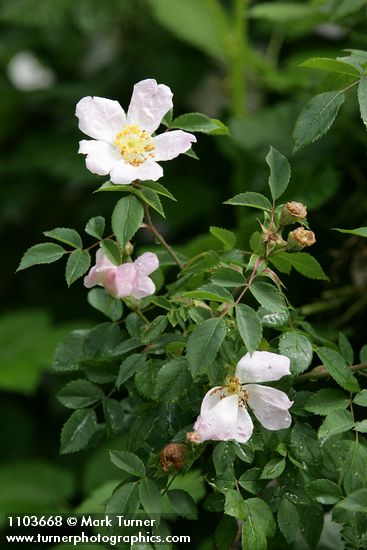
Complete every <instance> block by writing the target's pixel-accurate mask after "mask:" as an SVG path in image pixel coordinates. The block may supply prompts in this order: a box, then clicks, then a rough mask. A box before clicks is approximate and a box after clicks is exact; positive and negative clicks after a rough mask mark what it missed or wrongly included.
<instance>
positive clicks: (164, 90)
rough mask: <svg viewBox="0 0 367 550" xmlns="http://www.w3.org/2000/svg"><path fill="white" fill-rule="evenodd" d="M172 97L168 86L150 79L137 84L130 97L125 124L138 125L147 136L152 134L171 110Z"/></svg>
mask: <svg viewBox="0 0 367 550" xmlns="http://www.w3.org/2000/svg"><path fill="white" fill-rule="evenodd" d="M172 95H173V94H172V92H171V90H170V89H169V87H168V86H165V85H164V84H159V85H158V84H157V82H156V80H154V79H152V78H148V79H147V80H142V81H141V82H138V83H137V84H135V86H134V91H133V95H132V97H131V102H130V106H129V109H128V112H127V123H128V124H138V125H139V126H140V127H141V128H142V129H143V130H146V131H147V132H148V133H149V134H151V133H153V132H154V131H155V130H156V129H157V128H158V126H159V125H160V123H161V120H162V118H163V117H164V115H165V114H166V113H167V112H168V111H169V110H170V109H172V106H173V103H172Z"/></svg>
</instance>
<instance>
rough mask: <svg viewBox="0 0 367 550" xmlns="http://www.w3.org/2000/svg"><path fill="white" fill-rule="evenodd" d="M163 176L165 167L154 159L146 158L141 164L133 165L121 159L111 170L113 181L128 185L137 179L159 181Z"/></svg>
mask: <svg viewBox="0 0 367 550" xmlns="http://www.w3.org/2000/svg"><path fill="white" fill-rule="evenodd" d="M162 176H163V168H162V167H161V166H159V164H157V163H156V162H154V161H153V160H146V161H145V162H143V164H141V165H140V166H132V165H131V164H128V163H127V162H125V161H124V160H120V161H119V162H118V163H117V164H115V166H114V167H113V168H112V170H111V181H112V182H113V183H117V184H120V185H126V184H128V183H131V182H132V181H135V180H142V181H144V180H153V181H157V180H158V179H159V178H161V177H162Z"/></svg>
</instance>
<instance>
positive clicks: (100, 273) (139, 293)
mask: <svg viewBox="0 0 367 550" xmlns="http://www.w3.org/2000/svg"><path fill="white" fill-rule="evenodd" d="M158 267H159V260H158V258H157V256H156V254H153V253H152V252H145V253H144V254H142V255H141V256H139V258H137V259H136V260H135V262H126V263H124V264H122V265H118V266H117V265H114V264H113V263H112V262H110V260H109V259H108V258H107V256H105V254H104V253H103V251H102V249H99V250H98V251H97V254H96V264H95V265H94V266H93V267H92V268H91V269H90V271H89V273H88V275H87V276H86V277H84V286H86V287H87V288H92V287H94V286H96V285H101V286H103V287H104V288H105V289H106V290H107V292H108V293H109V294H111V296H114V297H115V298H125V297H126V296H133V297H134V298H138V299H140V298H145V297H146V296H150V295H151V294H153V293H154V292H155V285H154V283H153V281H152V279H150V278H149V277H148V275H150V274H151V273H153V271H155V270H156V269H158Z"/></svg>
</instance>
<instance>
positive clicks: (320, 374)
mask: <svg viewBox="0 0 367 550" xmlns="http://www.w3.org/2000/svg"><path fill="white" fill-rule="evenodd" d="M364 369H367V363H358V365H352V366H351V367H350V370H351V372H358V371H360V370H364ZM329 376H331V375H330V372H329V371H328V370H327V368H326V367H324V366H323V365H320V366H319V367H315V368H314V369H312V370H310V372H306V373H305V374H301V375H300V376H297V378H296V379H295V381H294V383H295V384H298V383H299V382H305V381H307V380H310V381H316V380H320V379H322V378H329Z"/></svg>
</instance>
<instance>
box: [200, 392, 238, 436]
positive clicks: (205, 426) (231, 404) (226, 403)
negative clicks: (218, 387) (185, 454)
mask: <svg viewBox="0 0 367 550" xmlns="http://www.w3.org/2000/svg"><path fill="white" fill-rule="evenodd" d="M218 393H219V392H218ZM204 399H205V398H204ZM237 417H238V397H237V395H230V396H228V397H223V399H220V400H219V401H218V402H217V403H216V405H215V406H214V407H213V408H210V409H209V410H207V411H206V412H205V413H203V412H201V414H200V416H199V418H198V419H197V421H196V422H195V424H194V430H196V431H197V432H198V433H199V434H200V437H201V440H202V441H205V440H207V439H212V440H215V441H228V440H230V439H236V436H237V435H238V430H237Z"/></svg>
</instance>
